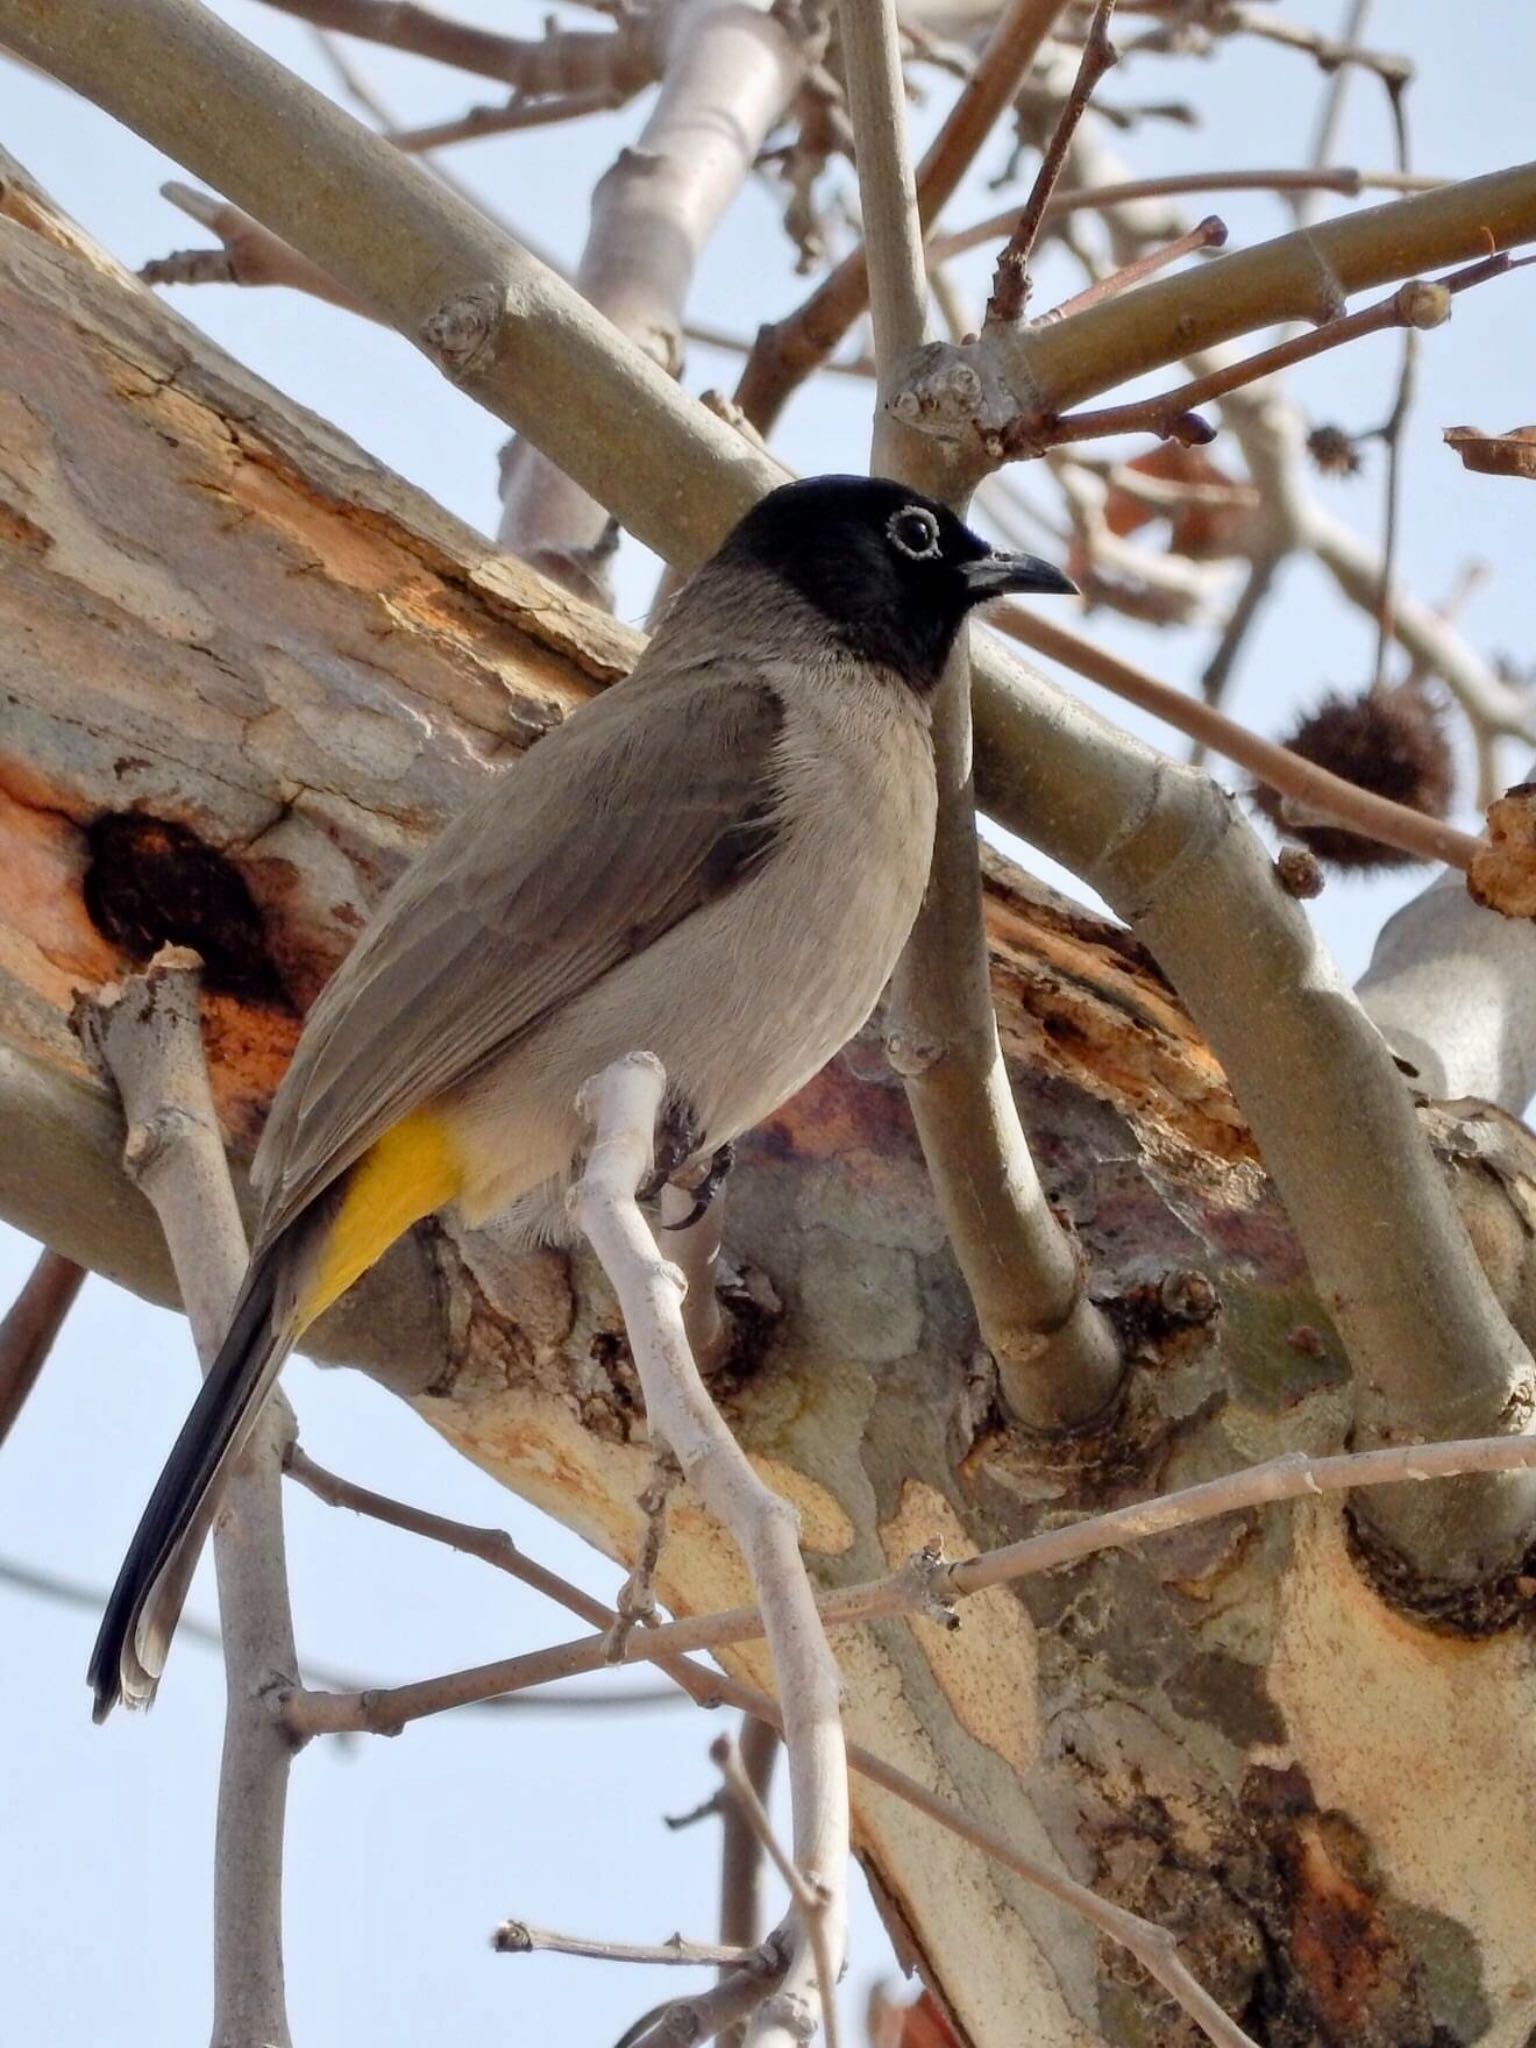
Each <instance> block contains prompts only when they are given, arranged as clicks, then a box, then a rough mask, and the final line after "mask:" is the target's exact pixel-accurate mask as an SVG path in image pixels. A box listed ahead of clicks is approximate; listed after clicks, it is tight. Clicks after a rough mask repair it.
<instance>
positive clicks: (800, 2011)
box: [570, 1054, 849, 2048]
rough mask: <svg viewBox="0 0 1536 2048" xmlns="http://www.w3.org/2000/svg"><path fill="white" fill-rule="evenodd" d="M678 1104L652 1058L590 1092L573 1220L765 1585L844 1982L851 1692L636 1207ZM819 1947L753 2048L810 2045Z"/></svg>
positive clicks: (807, 1952) (825, 1926) (695, 1464)
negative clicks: (667, 1101) (663, 1124)
mask: <svg viewBox="0 0 1536 2048" xmlns="http://www.w3.org/2000/svg"><path fill="white" fill-rule="evenodd" d="M665 1090H666V1076H665V1075H664V1073H663V1072H662V1069H661V1067H660V1065H659V1063H658V1062H657V1061H656V1060H654V1059H652V1058H651V1057H650V1056H649V1055H648V1054H634V1055H632V1056H631V1057H630V1058H629V1059H627V1060H622V1061H620V1062H619V1063H618V1064H617V1065H615V1066H613V1067H611V1068H609V1069H608V1070H607V1071H606V1072H605V1073H602V1074H599V1075H596V1076H594V1077H593V1079H592V1080H591V1081H589V1082H588V1083H587V1085H586V1087H585V1088H584V1090H583V1091H582V1097H583V1108H584V1110H585V1112H586V1114H587V1116H588V1118H589V1119H590V1122H591V1124H592V1128H593V1133H594V1135H593V1139H592V1143H591V1146H590V1148H589V1151H588V1155H587V1163H586V1167H585V1169H584V1171H583V1174H582V1177H581V1179H580V1181H579V1182H578V1183H577V1184H576V1186H575V1187H574V1188H573V1189H572V1191H571V1197H570V1209H571V1214H572V1216H573V1217H574V1219H575V1220H576V1222H577V1223H578V1224H579V1226H580V1228H581V1230H582V1231H583V1233H584V1234H585V1235H586V1237H587V1238H588V1239H589V1240H590V1242H591V1244H592V1248H593V1250H594V1251H595V1252H596V1253H597V1256H598V1258H599V1259H600V1260H601V1262H602V1265H603V1269H604V1271H605V1272H606V1273H607V1275H608V1277H609V1279H610V1280H611V1281H612V1283H613V1286H614V1290H615V1292H616V1293H617V1295H618V1298H619V1305H620V1308H621V1309H622V1311H623V1315H624V1327H625V1330H626V1331H627V1333H628V1336H629V1342H630V1349H631V1352H632V1354H633V1356H634V1361H635V1369H636V1371H637V1372H638V1374H639V1376H640V1384H641V1388H642V1390H643V1392H644V1395H645V1407H646V1414H647V1417H648V1418H649V1421H650V1425H651V1428H652V1430H653V1432H654V1433H655V1435H656V1436H657V1438H658V1439H660V1440H662V1441H664V1442H665V1443H666V1445H667V1447H668V1449H669V1450H670V1451H671V1453H672V1455H673V1456H674V1457H675V1458H676V1459H677V1462H678V1463H679V1465H681V1467H682V1469H683V1472H684V1475H685V1476H686V1478H687V1479H688V1480H689V1482H690V1483H691V1484H692V1485H693V1486H694V1487H695V1488H696V1489H697V1491H698V1494H699V1496H700V1498H701V1499H702V1500H703V1502H704V1504H705V1505H706V1507H708V1508H709V1510H710V1511H711V1513H712V1514H714V1515H715V1516H716V1517H717V1518H718V1519H719V1520H720V1521H721V1522H722V1523H723V1524H724V1526H725V1527H726V1528H727V1529H729V1530H730V1532H731V1534H732V1536H733V1537H734V1538H735V1540H736V1542H737V1544H738V1546H739V1548H740V1550H741V1552H742V1555H743V1557H744V1558H745V1559H746V1562H747V1567H748V1570H749V1571H750V1573H751V1576H752V1583H753V1586H754V1588H755V1589H756V1591H757V1595H758V1600H759V1604H760V1606H761V1608H762V1612H763V1622H764V1629H765V1633H766V1635H767V1637H768V1644H769V1648H770V1650H771V1651H772V1654H773V1664H774V1671H775V1674H776V1676H777V1679H778V1684H779V1693H780V1697H781V1699H782V1700H783V1702H784V1710H785V1711H784V1747H785V1754H786V1757H787V1760H788V1765H789V1781H790V1794H791V1800H792V1805H793V1811H794V1847H795V1862H796V1865H797V1867H798V1869H799V1871H800V1873H801V1875H802V1878H803V1879H804V1881H805V1882H806V1883H807V1884H809V1885H810V1886H812V1887H813V1888H814V1889H815V1891H816V1892H817V1893H818V1894H819V1896H820V1897H821V1900H822V1908H821V1933H822V1934H824V1937H825V1945H826V1951H827V1953H828V1954H830V1956H831V1958H832V1969H833V1975H834V1978H835V1975H836V1972H837V1970H838V1969H840V1968H841V1966H842V1960H843V1954H844V1950H845V1948H846V1944H847V1864H848V1847H849V1845H848V1780H847V1763H846V1759H845V1756H844V1751H843V1732H842V1715H841V1703H840V1692H841V1682H840V1680H839V1678H838V1672H837V1665H836V1663H835V1662H834V1661H833V1658H832V1653H831V1651H830V1650H829V1649H828V1647H827V1642H826V1637H825V1635H824V1634H823V1632H822V1629H821V1624H820V1622H819V1620H818V1619H817V1616H816V1603H815V1597H814V1595H813V1593H812V1590H811V1584H810V1580H809V1579H808V1578H807V1576H806V1572H805V1566H804V1564H803V1562H802V1561H801V1557H800V1546H799V1534H798V1523H797V1518H796V1516H795V1513H794V1511H793V1509H792V1508H790V1507H789V1505H788V1504H787V1502H785V1501H783V1500H781V1499H780V1498H779V1496H778V1495H777V1494H775V1493H774V1492H772V1491H771V1490H770V1488H768V1487H767V1486H765V1485H764V1484H763V1482H762V1481H761V1480H760V1479H759V1478H758V1477H757V1474H756V1473H755V1472H754V1470H753V1468H752V1466H751V1464H750V1462H749V1461H748V1459H747V1456H746V1454H745V1452H744V1451H742V1450H741V1448H740V1447H739V1445H738V1444H737V1443H736V1440H735V1439H734V1437H733V1436H732V1435H731V1433H730V1431H729V1429H727V1427H726V1425H725V1423H724V1421H723V1420H722V1419H721V1416H720V1413H719V1411H718V1409H717V1408H716V1407H715V1404H714V1402H713V1401H712V1400H711V1399H710V1397H709V1394H708V1393H707V1391H706V1390H705V1387H704V1383H703V1381H702V1380H701V1379H700V1378H699V1374H698V1368H697V1367H696V1365H695V1364H694V1362H693V1359H692V1357H691V1356H690V1354H689V1351H688V1343H687V1338H686V1336H685V1334H684V1331H683V1322H682V1315H681V1306H682V1288H681V1276H680V1275H679V1274H678V1272H677V1270H676V1268H675V1267H671V1266H667V1265H665V1264H663V1263H662V1261H661V1259H660V1256H659V1254H658V1252H657V1250H656V1244H655V1240H654V1239H653V1238H652V1236H651V1233H650V1230H649V1228H648V1226H647V1224H646V1222H645V1219H644V1217H643V1216H642V1215H641V1213H640V1210H639V1208H638V1206H637V1204H636V1201H635V1190H636V1188H637V1187H639V1185H640V1184H641V1182H642V1181H643V1180H644V1178H645V1176H646V1174H647V1172H648V1171H649V1169H650V1164H651V1141H652V1134H653V1132H654V1131H655V1128H656V1121H657V1118H658V1116H659V1115H660V1112H661V1106H662V1100H663V1096H664V1094H665ZM819 1947H820V1936H819V1935H818V1937H817V1938H814V1939H813V1937H812V1930H811V1929H810V1927H809V1926H804V1927H802V1930H801V1933H800V1935H799V1936H798V1937H797V1938H796V1940H795V1941H794V1943H793V1945H792V1947H791V1951H790V1958H789V1963H788V1966H787V1968H786V1970H785V1973H784V1978H783V1981H782V1983H780V1984H779V1985H778V1986H777V1987H776V1989H775V1991H774V1993H773V1995H772V1997H771V1998H770V1999H769V2001H768V2002H767V2004H766V2005H765V2006H764V2007H763V2009H762V2011H761V2012H760V2013H759V2014H757V2015H756V2016H754V2018H753V2020H752V2022H751V2024H750V2025H749V2027H748V2029H747V2042H748V2048H791V2044H792V2043H793V2042H794V2041H796V2040H803V2039H804V2038H805V2034H804V2033H803V2032H797V2031H796V2029H797V2026H798V2025H799V2024H800V2022H801V2021H802V2020H803V2019H804V2018H805V2017H806V2016H807V2015H808V2014H810V2013H812V2012H814V2011H815V2009H816V2007H815V2002H814V1993H815V1990H816V1987H817V1984H818V1981H819V1977H820V1975H821V1971H820V1966H819V1962H818V1953H817V1951H818V1948H819Z"/></svg>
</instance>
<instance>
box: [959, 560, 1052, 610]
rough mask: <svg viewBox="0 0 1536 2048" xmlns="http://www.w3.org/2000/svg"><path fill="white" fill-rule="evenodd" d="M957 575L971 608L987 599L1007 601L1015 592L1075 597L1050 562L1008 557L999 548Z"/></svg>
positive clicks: (970, 563) (967, 565) (965, 567)
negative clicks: (968, 597)
mask: <svg viewBox="0 0 1536 2048" xmlns="http://www.w3.org/2000/svg"><path fill="white" fill-rule="evenodd" d="M960 574H961V575H962V576H963V577H964V579H965V587H966V590H967V591H968V593H969V594H970V599H971V602H972V603H973V604H985V603H986V602H987V601H988V599H989V598H994V597H1008V596H1010V595H1014V594H1016V593H1018V592H1022V591H1026V590H1031V591H1036V592H1050V591H1054V592H1056V593H1058V594H1059V595H1061V596H1064V597H1073V596H1075V595H1076V594H1077V585H1076V584H1075V583H1074V582H1073V581H1072V578H1071V577H1070V576H1068V575H1065V574H1064V573H1063V572H1062V571H1061V570H1060V569H1058V568H1056V567H1055V565H1054V564H1053V563H1051V562H1042V561H1041V559H1040V557H1039V556H1038V555H1010V554H1006V553H1004V552H1003V550H1002V549H1001V548H998V549H994V551H993V552H992V553H991V554H990V555H983V556H982V557H981V559H980V560H979V561H975V562H967V563H966V564H965V566H964V568H963V569H962V570H961V571H960Z"/></svg>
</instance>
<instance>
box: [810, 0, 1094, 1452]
mask: <svg viewBox="0 0 1536 2048" xmlns="http://www.w3.org/2000/svg"><path fill="white" fill-rule="evenodd" d="M842 23H843V61H844V67H845V70H846V73H847V79H848V93H849V101H850V105H851V108H852V112H853V121H854V132H855V134H856V136H857V138H858V165H859V188H860V193H861V197H862V201H863V213H864V230H865V246H866V250H867V252H868V254H867V260H868V263H869V266H870V274H871V277H872V280H873V286H874V290H873V311H874V327H875V352H876V359H877V362H878V364H879V365H880V367H881V372H882V377H883V379H884V381H885V382H886V383H888V381H889V377H890V367H891V365H892V364H894V363H899V362H901V361H903V360H904V359H905V358H906V357H907V356H908V355H910V353H911V351H912V349H913V348H914V347H915V346H916V345H917V344H918V342H920V341H921V339H922V334H923V318H924V309H925V305H926V297H927V291H926V279H925V274H924V270H923V260H922V250H921V245H920V242H919V237H918V228H917V217H916V215H917V209H916V202H915V198H914V197H913V193H912V182H911V172H910V168H909V164H908V160H907V155H906V145H905V125H904V120H903V114H902V98H901V66H900V56H899V44H898V39H897V33H896V24H895V18H894V11H893V10H892V9H891V8H890V7H889V6H882V7H880V8H879V9H876V8H873V7H871V6H869V5H867V4H863V0H859V4H853V5H851V4H846V0H845V5H844V9H843V16H842ZM934 454H935V451H933V450H932V449H927V448H925V447H924V445H923V442H922V441H921V439H918V438H916V437H912V436H906V435H903V434H902V433H901V431H900V429H899V427H897V426H896V425H895V424H894V423H893V422H892V421H891V420H890V419H889V417H888V416H887V415H886V414H885V413H884V412H881V413H880V414H878V415H877V419H876V427H875V445H874V463H873V467H874V468H875V470H876V471H877V472H879V473H881V474H884V475H887V476H899V477H902V478H904V479H905V480H906V481H908V482H910V483H914V484H917V485H919V486H920V487H921V488H923V489H924V490H927V491H929V492H930V493H932V494H933V495H935V496H938V497H947V498H950V499H952V500H953V499H954V498H955V497H956V495H957V494H956V492H955V488H954V480H953V478H952V477H949V476H948V475H946V474H945V473H944V472H945V465H944V464H943V462H942V459H941V460H939V461H935V460H934ZM960 502H961V504H962V505H963V502H964V499H963V493H962V494H960ZM933 738H934V755H935V761H936V765H937V769H938V778H939V818H938V827H937V833H936V836H935V843H934V858H933V869H932V872H931V874H930V876H929V881H928V890H927V894H926V897H925V899H924V902H923V907H922V910H921V911H920V913H919V916H918V921H917V924H916V926H915V927H914V930H913V934H912V937H911V939H910V940H909V941H908V944H907V948H906V951H905V953H904V955H903V958H902V960H901V963H900V965H899V966H898V968H897V970H896V975H895V978H894V981H893V985H892V1015H891V1020H890V1025H889V1034H888V1035H889V1043H890V1048H891V1057H892V1061H893V1064H895V1065H896V1066H897V1068H898V1069H899V1071H900V1072H901V1075H902V1078H903V1080H904V1081H905V1083H906V1087H907V1097H908V1100H909V1101H910V1103H911V1105H912V1113H913V1118H914V1121H915V1122H916V1124H917V1130H918V1136H919V1138H920V1139H921V1141H922V1146H923V1156H924V1158H925V1159H926V1161H927V1164H928V1170H929V1174H930V1177H931V1179H932V1181H933V1185H934V1191H935V1194H936V1196H937V1198H938V1203H939V1208H940V1210H941V1212H942V1214H943V1217H944V1223H945V1228H946V1230H947V1231H948V1233H949V1239H950V1243H951V1245H952V1246H953V1248H954V1252H955V1256H956V1258H957V1259H958V1260H959V1263H960V1267H961V1270H962V1272H963V1273H964V1274H965V1278H966V1284H967V1286H968V1288H969V1289H970V1293H971V1299H972V1301H973V1302H974V1304H975V1308H976V1316H977V1321H978V1323H979V1325H980V1329H981V1334H982V1339H983V1342H984V1343H985V1344H986V1345H987V1347H988V1349H989V1350H990V1351H991V1352H992V1354H993V1356H994V1358H995V1359H996V1360H997V1366H998V1377H999V1383H1000V1385H1001V1388H1002V1391H1003V1394H1004V1397H1005V1399H1006V1400H1007V1402H1008V1404H1009V1406H1010V1407H1011V1408H1012V1409H1013V1410H1014V1412H1015V1413H1016V1414H1018V1415H1020V1416H1021V1417H1022V1418H1023V1419H1024V1420H1025V1421H1026V1422H1028V1423H1030V1424H1031V1425H1033V1426H1035V1427H1037V1428H1061V1427H1064V1426H1065V1427H1073V1426H1077V1425H1080V1424H1083V1423H1085V1422H1088V1421H1090V1420H1091V1419H1093V1418H1094V1417H1095V1416H1097V1415H1100V1414H1102V1413H1103V1412H1104V1411H1105V1409H1106V1408H1107V1407H1108V1405H1109V1403H1110V1402H1111V1400H1112V1399H1113V1397H1114V1393H1115V1390H1116V1388H1117V1387H1118V1386H1119V1384H1120V1377H1121V1361H1120V1355H1119V1347H1118V1345H1117V1344H1116V1342H1115V1340H1114V1336H1113V1334H1112V1332H1111V1330H1110V1328H1109V1325H1108V1323H1107V1321H1106V1320H1105V1318H1104V1316H1103V1315H1102V1313H1101V1312H1100V1311H1099V1310H1098V1309H1097V1308H1096V1307H1095V1306H1094V1304H1093V1303H1092V1301H1090V1299H1089V1297H1088V1290H1087V1285H1086V1275H1085V1272H1084V1267H1083V1262H1082V1259H1081V1257H1080V1255H1079V1253H1078V1251H1077V1248H1076V1246H1075V1245H1074V1243H1073V1242H1072V1240H1071V1239H1070V1237H1069V1236H1068V1235H1067V1232H1066V1231H1065V1230H1064V1229H1063V1227H1062V1226H1061V1224H1060V1223H1059V1222H1058V1221H1057V1220H1056V1217H1055V1215H1054V1214H1053V1213H1052V1211H1051V1208H1050V1206H1049V1204H1048V1203H1047V1201H1046V1198H1045V1191H1044V1189H1043V1188H1042V1187H1041V1185H1040V1180H1039V1176H1038V1174H1037V1173H1036V1171H1035V1165H1034V1161H1033V1159H1032V1158H1031V1156H1030V1151H1029V1144H1028V1140H1027V1139H1026V1138H1025V1135H1024V1131H1023V1129H1022V1127H1021V1125H1020V1123H1019V1116H1018V1109H1017V1107H1016V1105H1015V1103H1014V1100H1013V1094H1012V1090H1011V1088H1010V1086H1009V1082H1008V1075H1007V1070H1006V1068H1005V1067H1004V1065H1003V1055H1002V1047H1001V1045H1000V1044H999V1042H998V1036H997V1018H996V1015H995V1013H994V1011H993V1007H992V985H991V977H990V970H989V966H988V961H987V945H986V934H985V931H984V929H983V925H982V908H981V867H980V858H979V853H978V849H977V840H976V813H975V796H974V791H973V787H972V782H971V672H970V660H969V656H968V654H967V651H966V648H965V646H964V644H963V643H962V644H961V645H959V646H957V648H956V650H955V652H954V654H953V655H952V656H951V659H950V666H949V669H948V671H947V672H946V674H945V678H944V681H943V684H942V685H941V687H940V690H939V692H938V694H937V697H936V699H935V702H934V711H933Z"/></svg>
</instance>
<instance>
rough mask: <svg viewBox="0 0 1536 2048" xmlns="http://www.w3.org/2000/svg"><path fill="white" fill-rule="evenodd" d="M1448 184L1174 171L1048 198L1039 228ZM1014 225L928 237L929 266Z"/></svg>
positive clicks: (1344, 172) (975, 226)
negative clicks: (1205, 206)
mask: <svg viewBox="0 0 1536 2048" xmlns="http://www.w3.org/2000/svg"><path fill="white" fill-rule="evenodd" d="M1447 183H1449V180H1448V179H1445V178H1432V177H1425V176H1422V175H1416V176H1408V177H1405V176H1403V175H1402V174H1401V173H1399V172H1397V171H1357V170H1354V169H1352V168H1350V167H1348V166H1340V167H1339V168H1338V169H1336V170H1318V171H1289V170H1228V171H1178V172H1173V173H1170V174H1169V175H1168V176H1166V177H1161V178H1123V179H1120V180H1118V181H1117V182H1116V183H1114V184H1111V185H1083V186H1078V187H1074V189H1073V190H1071V191H1070V192H1053V193H1052V194H1051V197H1050V199H1049V200H1048V201H1047V203H1046V208H1045V216H1044V224H1045V225H1049V224H1050V223H1051V222H1054V221H1058V220H1064V219H1065V218H1066V217H1067V216H1068V215H1070V214H1074V213H1098V212H1100V211H1102V210H1104V209H1105V208H1108V207H1111V206H1129V205H1131V204H1133V203H1134V202H1135V201H1137V200H1142V199H1173V198H1177V197H1179V196H1180V195H1181V194H1182V195H1188V196H1193V195H1195V194H1201V195H1204V194H1205V193H1208V192H1337V193H1339V194H1341V195H1342V196H1343V197H1344V198H1346V199H1358V198H1359V197H1360V196H1361V194H1362V193H1365V192H1434V191H1437V190H1438V189H1439V188H1440V186H1442V185H1444V184H1447ZM1016 219H1017V210H1016V208H1014V207H1011V206H1005V207H1003V208H1002V209H1001V210H1000V211H999V212H997V213H989V214H988V215H987V216H986V218H985V219H984V220H978V221H973V222H972V223H971V225H970V226H969V227H965V228H956V229H955V230H954V231H953V232H952V233H950V234H945V235H933V236H931V237H930V238H929V241H928V244H927V249H928V257H929V260H930V262H939V263H947V262H948V261H949V260H950V259H951V258H952V257H955V256H963V255H964V254H965V252H966V251H967V250H968V249H978V248H980V247H981V246H982V245H983V244H984V243H987V242H995V241H996V240H997V238H998V236H999V235H1006V234H1008V233H1009V231H1010V230H1011V229H1012V227H1013V225H1014V222H1015V220H1016Z"/></svg>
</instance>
